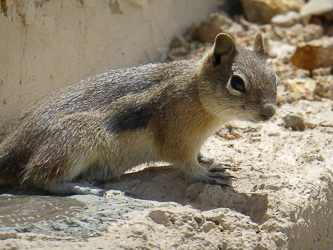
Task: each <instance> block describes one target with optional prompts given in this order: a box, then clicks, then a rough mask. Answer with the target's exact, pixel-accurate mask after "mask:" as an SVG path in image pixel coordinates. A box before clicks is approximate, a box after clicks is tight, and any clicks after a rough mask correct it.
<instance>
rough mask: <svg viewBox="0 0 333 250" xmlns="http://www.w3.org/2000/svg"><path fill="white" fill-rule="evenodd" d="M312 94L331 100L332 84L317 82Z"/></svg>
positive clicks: (332, 96) (332, 97)
mask: <svg viewBox="0 0 333 250" xmlns="http://www.w3.org/2000/svg"><path fill="white" fill-rule="evenodd" d="M332 79H333V78H332ZM314 93H315V94H316V95H319V96H321V97H324V98H329V99H332V100H333V82H332V81H331V82H329V81H328V82H318V84H317V87H316V89H315V91H314Z"/></svg>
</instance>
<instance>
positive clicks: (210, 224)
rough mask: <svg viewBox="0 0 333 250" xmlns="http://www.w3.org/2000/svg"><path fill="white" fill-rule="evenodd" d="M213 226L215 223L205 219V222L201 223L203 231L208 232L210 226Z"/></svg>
mask: <svg viewBox="0 0 333 250" xmlns="http://www.w3.org/2000/svg"><path fill="white" fill-rule="evenodd" d="M214 227H215V223H214V222H212V221H206V222H205V224H203V226H202V229H203V231H204V232H205V233H208V232H209V231H210V230H211V229H212V228H214Z"/></svg>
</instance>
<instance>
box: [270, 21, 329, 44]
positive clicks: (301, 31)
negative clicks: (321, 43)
mask: <svg viewBox="0 0 333 250" xmlns="http://www.w3.org/2000/svg"><path fill="white" fill-rule="evenodd" d="M274 32H275V34H276V35H277V36H279V37H280V38H281V39H282V40H284V41H287V42H288V43H289V44H294V45H297V44H298V43H299V42H309V41H311V40H315V39H319V38H321V37H322V36H323V35H324V28H323V27H322V26H321V25H317V24H308V25H306V26H303V25H302V24H300V23H296V24H294V25H293V26H291V27H289V28H285V27H279V26H274Z"/></svg>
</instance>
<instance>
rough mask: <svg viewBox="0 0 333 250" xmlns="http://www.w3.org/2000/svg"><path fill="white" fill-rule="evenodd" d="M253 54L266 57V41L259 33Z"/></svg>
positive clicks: (255, 40)
mask: <svg viewBox="0 0 333 250" xmlns="http://www.w3.org/2000/svg"><path fill="white" fill-rule="evenodd" d="M253 52H255V53H258V54H260V55H265V50H264V41H263V39H262V35H261V33H258V34H257V35H256V38H255V39H254V43H253Z"/></svg>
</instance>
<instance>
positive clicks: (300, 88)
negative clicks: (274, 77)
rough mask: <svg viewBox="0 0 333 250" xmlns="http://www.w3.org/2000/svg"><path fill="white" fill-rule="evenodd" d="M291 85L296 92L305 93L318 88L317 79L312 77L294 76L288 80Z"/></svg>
mask: <svg viewBox="0 0 333 250" xmlns="http://www.w3.org/2000/svg"><path fill="white" fill-rule="evenodd" d="M287 82H288V84H289V86H290V87H291V89H292V90H293V91H294V92H301V93H305V92H307V91H309V92H313V91H314V90H315V89H316V86H317V84H316V81H315V80H313V79H312V78H309V77H307V78H294V79H288V80H287Z"/></svg>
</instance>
